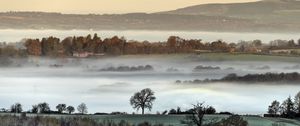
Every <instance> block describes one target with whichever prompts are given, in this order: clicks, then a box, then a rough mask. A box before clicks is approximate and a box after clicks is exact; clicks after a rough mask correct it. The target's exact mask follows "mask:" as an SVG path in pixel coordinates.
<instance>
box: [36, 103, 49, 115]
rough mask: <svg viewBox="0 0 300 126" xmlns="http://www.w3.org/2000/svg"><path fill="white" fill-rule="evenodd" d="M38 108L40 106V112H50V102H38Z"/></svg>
mask: <svg viewBox="0 0 300 126" xmlns="http://www.w3.org/2000/svg"><path fill="white" fill-rule="evenodd" d="M38 108H39V112H40V113H49V112H50V107H49V104H48V103H46V102H44V103H40V104H38Z"/></svg>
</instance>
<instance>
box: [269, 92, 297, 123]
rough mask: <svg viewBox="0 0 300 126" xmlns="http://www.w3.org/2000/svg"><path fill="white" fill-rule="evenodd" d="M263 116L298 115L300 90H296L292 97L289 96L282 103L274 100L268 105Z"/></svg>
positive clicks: (289, 116)
mask: <svg viewBox="0 0 300 126" xmlns="http://www.w3.org/2000/svg"><path fill="white" fill-rule="evenodd" d="M264 116H265V117H284V118H296V117H300V92H298V93H297V94H296V95H295V97H294V99H292V98H291V96H289V97H288V98H287V99H286V100H284V101H283V102H282V103H280V102H279V101H277V100H275V101H273V102H272V103H271V105H270V106H269V107H268V114H265V115H264Z"/></svg>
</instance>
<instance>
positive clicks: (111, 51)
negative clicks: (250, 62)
mask: <svg viewBox="0 0 300 126" xmlns="http://www.w3.org/2000/svg"><path fill="white" fill-rule="evenodd" d="M220 43H223V42H220ZM25 46H26V49H27V54H28V55H34V56H54V57H56V56H74V54H77V53H79V55H80V53H89V54H90V55H95V54H105V55H131V54H169V53H190V52H193V51H194V50H196V49H204V48H207V47H205V45H204V44H203V43H201V40H184V39H181V38H179V37H175V36H172V37H170V38H169V39H168V41H167V42H153V43H152V42H151V43H150V42H147V41H144V42H138V41H127V40H126V39H125V38H123V37H121V38H119V37H117V36H115V37H112V38H106V39H104V40H102V39H101V38H100V37H98V36H97V34H95V35H94V36H93V37H92V36H91V35H88V36H86V37H68V38H65V39H63V40H62V41H60V39H58V38H55V37H49V38H43V39H42V40H39V39H28V40H26V42H25ZM225 50H227V49H225Z"/></svg>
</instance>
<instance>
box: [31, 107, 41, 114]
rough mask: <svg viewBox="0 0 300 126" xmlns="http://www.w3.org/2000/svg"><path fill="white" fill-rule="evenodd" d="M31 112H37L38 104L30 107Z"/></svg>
mask: <svg viewBox="0 0 300 126" xmlns="http://www.w3.org/2000/svg"><path fill="white" fill-rule="evenodd" d="M31 112H32V113H38V112H39V106H38V105H33V106H32V109H31Z"/></svg>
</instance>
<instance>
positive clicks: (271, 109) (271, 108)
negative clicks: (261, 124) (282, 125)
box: [268, 100, 280, 115]
mask: <svg viewBox="0 0 300 126" xmlns="http://www.w3.org/2000/svg"><path fill="white" fill-rule="evenodd" d="M279 109H280V103H279V102H278V101H276V100H275V101H273V102H272V103H271V105H270V106H269V108H268V113H269V114H272V115H276V114H277V113H278V112H279Z"/></svg>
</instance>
